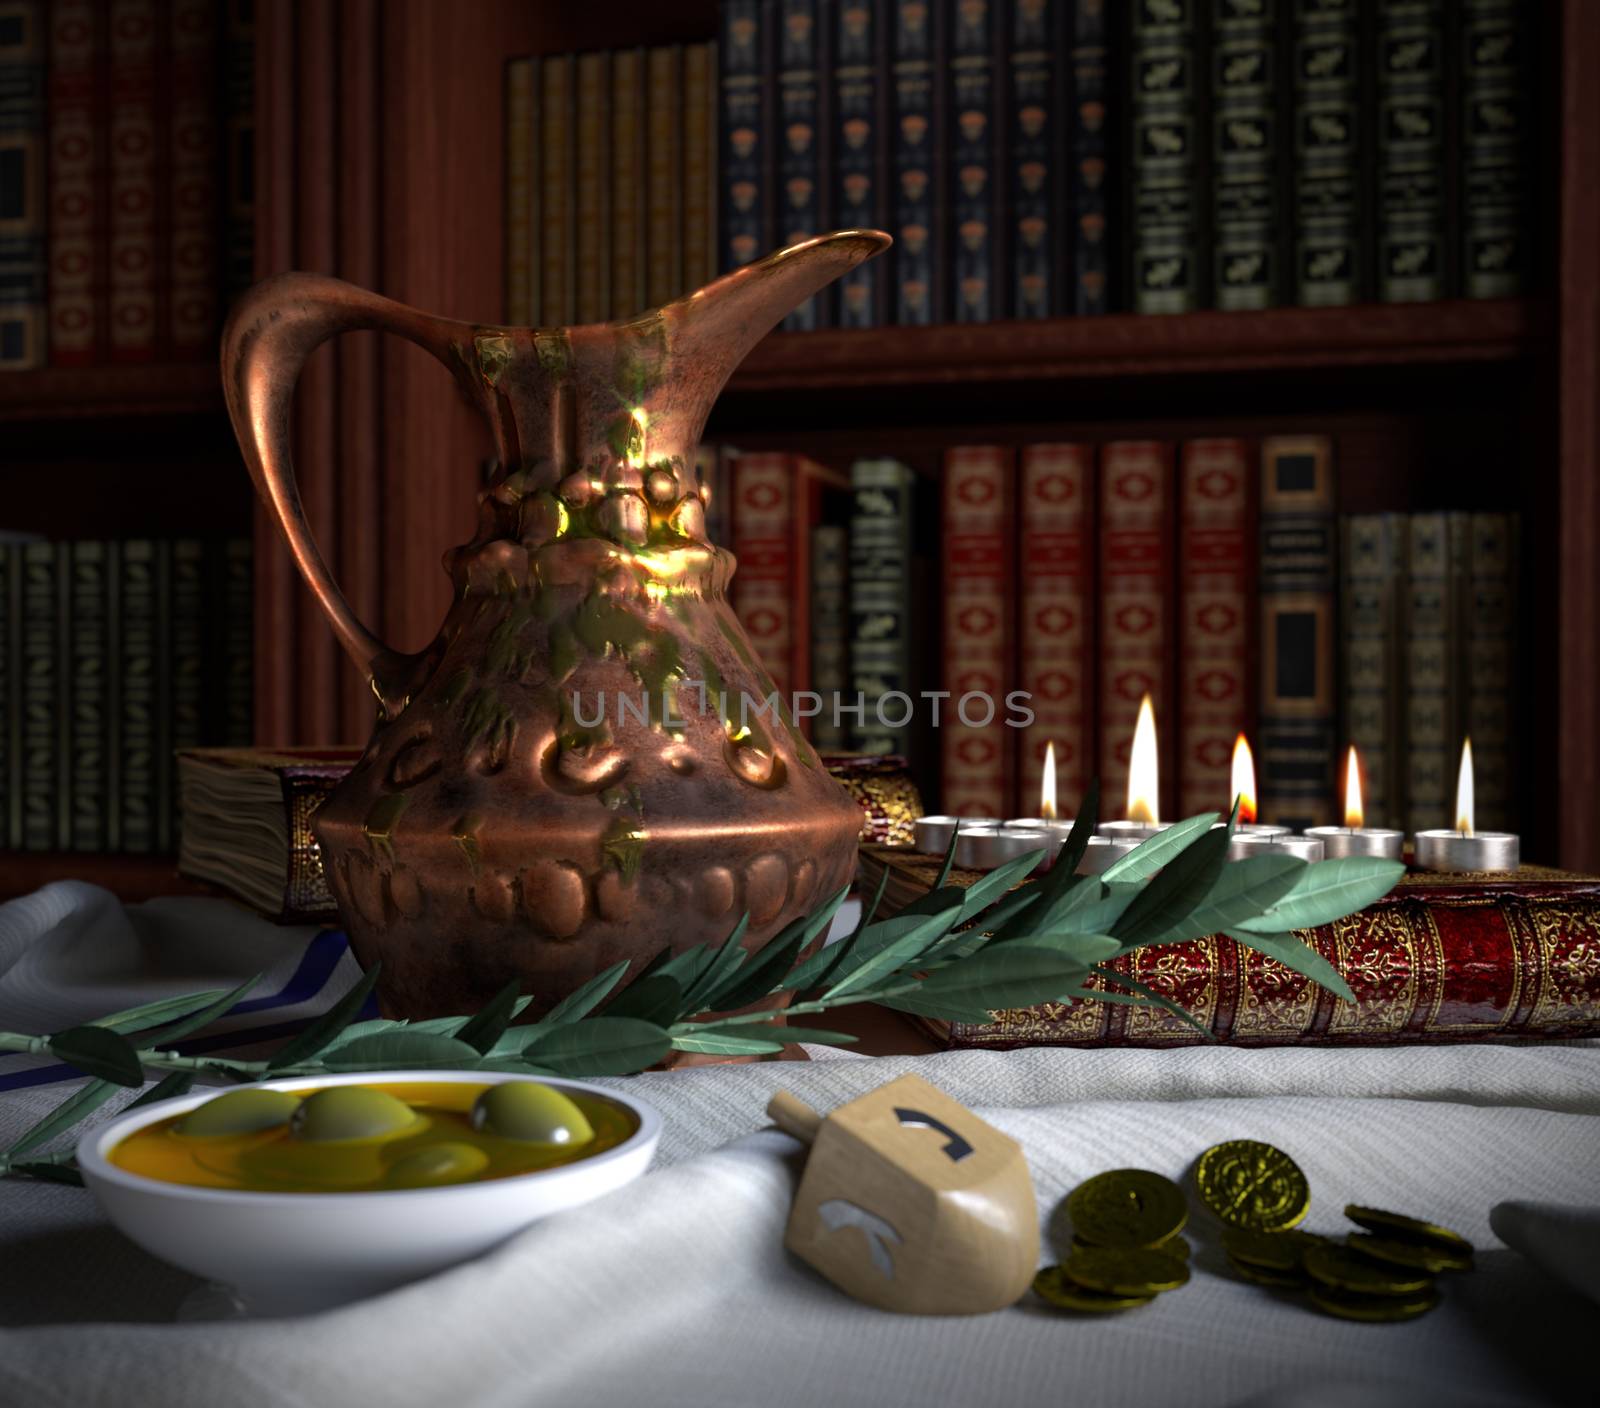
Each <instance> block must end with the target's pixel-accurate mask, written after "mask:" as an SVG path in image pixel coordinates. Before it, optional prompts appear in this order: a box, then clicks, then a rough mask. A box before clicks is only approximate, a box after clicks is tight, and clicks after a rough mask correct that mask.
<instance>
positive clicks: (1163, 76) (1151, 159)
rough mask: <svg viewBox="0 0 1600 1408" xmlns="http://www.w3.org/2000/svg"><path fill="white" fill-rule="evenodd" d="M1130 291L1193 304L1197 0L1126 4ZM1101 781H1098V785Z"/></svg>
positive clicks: (1198, 266) (1136, 298)
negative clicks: (1129, 21)
mask: <svg viewBox="0 0 1600 1408" xmlns="http://www.w3.org/2000/svg"><path fill="white" fill-rule="evenodd" d="M1132 3H1133V32H1132V43H1131V52H1130V54H1129V74H1130V83H1129V93H1130V99H1131V102H1130V106H1131V113H1130V119H1131V122H1132V141H1131V148H1132V149H1131V153H1130V156H1131V171H1132V180H1133V191H1132V202H1131V203H1132V216H1133V218H1132V251H1131V252H1132V279H1131V283H1132V288H1133V311H1134V312H1136V313H1187V312H1189V311H1191V310H1192V309H1195V308H1198V307H1199V306H1200V289H1201V276H1202V270H1203V269H1204V267H1205V264H1206V259H1205V256H1204V254H1203V252H1200V250H1201V245H1200V233H1201V225H1200V210H1199V205H1200V190H1199V172H1198V170H1197V164H1196V152H1195V143H1196V139H1197V131H1198V121H1199V112H1198V104H1199V94H1200V74H1199V71H1198V69H1197V67H1196V63H1195V59H1196V54H1195V13H1194V11H1195V8H1196V6H1197V5H1198V4H1199V3H1200V0H1132ZM1102 781H1103V779H1102Z"/></svg>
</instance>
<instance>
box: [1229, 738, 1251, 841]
mask: <svg viewBox="0 0 1600 1408" xmlns="http://www.w3.org/2000/svg"><path fill="white" fill-rule="evenodd" d="M1229 791H1230V792H1231V793H1232V794H1233V797H1234V799H1235V800H1236V801H1237V802H1238V803H1239V825H1240V826H1248V825H1249V824H1250V823H1251V822H1253V821H1254V820H1255V819H1256V760H1255V757H1254V755H1253V754H1252V753H1251V752H1250V740H1249V739H1248V738H1246V737H1245V736H1244V734H1242V733H1241V734H1240V735H1239V736H1238V737H1237V738H1236V739H1234V740H1233V782H1232V786H1231V787H1230V788H1229Z"/></svg>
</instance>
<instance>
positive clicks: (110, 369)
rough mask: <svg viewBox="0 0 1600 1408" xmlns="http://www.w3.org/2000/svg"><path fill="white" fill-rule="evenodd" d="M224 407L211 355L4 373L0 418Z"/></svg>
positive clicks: (0, 382)
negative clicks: (190, 359) (193, 359)
mask: <svg viewBox="0 0 1600 1408" xmlns="http://www.w3.org/2000/svg"><path fill="white" fill-rule="evenodd" d="M222 409H223V404H222V379H221V377H220V375H219V374H218V372H217V365H216V363H215V361H213V360H211V359H210V358H207V359H206V360H204V361H198V362H130V363H128V364H126V365H122V366H97V367H40V368H37V369H36V370H33V371H20V372H18V371H7V372H0V421H52V420H55V421H62V420H76V419H79V418H80V417H84V416H150V415H189V414H202V415H213V414H220V413H221V412H222Z"/></svg>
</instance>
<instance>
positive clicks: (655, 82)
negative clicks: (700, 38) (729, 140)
mask: <svg viewBox="0 0 1600 1408" xmlns="http://www.w3.org/2000/svg"><path fill="white" fill-rule="evenodd" d="M646 71H647V75H648V81H647V82H646V84H645V104H646V113H647V123H646V131H647V133H648V136H647V137H646V140H645V159H646V171H645V198H646V215H647V218H646V220H645V237H644V248H645V301H646V302H647V303H649V304H651V305H652V306H654V307H659V306H660V305H661V304H663V303H670V302H671V301H672V300H673V299H674V298H676V297H677V296H678V295H679V294H680V293H682V292H683V291H684V288H683V46H682V45H680V44H673V45H669V46H666V47H664V48H659V49H651V50H649V52H648V54H647V55H646Z"/></svg>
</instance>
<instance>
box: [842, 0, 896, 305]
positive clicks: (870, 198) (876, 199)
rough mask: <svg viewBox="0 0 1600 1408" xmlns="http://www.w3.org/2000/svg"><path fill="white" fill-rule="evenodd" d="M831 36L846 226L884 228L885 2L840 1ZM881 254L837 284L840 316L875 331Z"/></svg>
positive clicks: (881, 286)
mask: <svg viewBox="0 0 1600 1408" xmlns="http://www.w3.org/2000/svg"><path fill="white" fill-rule="evenodd" d="M835 17H836V26H835V29H834V36H833V65H834V66H833V155H834V160H833V171H834V192H833V203H834V210H835V212H836V215H835V222H836V223H837V224H838V226H839V228H840V229H845V230H876V229H880V228H882V226H883V219H884V217H883V211H884V194H885V184H886V183H885V176H886V172H885V169H884V150H885V146H884V137H885V133H884V110H883V104H884V96H885V95H884V91H883V90H884V83H883V77H884V72H883V70H884V65H883V62H882V52H883V46H884V44H885V42H886V40H887V38H888V35H887V32H886V26H885V18H886V15H885V8H884V5H883V3H882V0H840V4H839V5H838V8H837V10H836V11H835ZM883 263H884V261H883V260H880V259H869V260H867V261H866V262H865V263H864V264H858V265H857V266H856V267H855V268H854V269H852V270H850V272H849V273H847V274H845V275H844V276H843V277H842V278H840V279H839V281H838V289H839V293H838V311H837V316H836V321H837V322H838V325H839V326H840V327H843V328H870V327H875V326H876V325H877V324H878V323H880V322H882V321H883V301H884V300H883V293H884V274H883V272H882V271H881V269H880V265H882V264H883Z"/></svg>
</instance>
